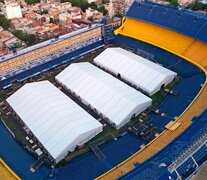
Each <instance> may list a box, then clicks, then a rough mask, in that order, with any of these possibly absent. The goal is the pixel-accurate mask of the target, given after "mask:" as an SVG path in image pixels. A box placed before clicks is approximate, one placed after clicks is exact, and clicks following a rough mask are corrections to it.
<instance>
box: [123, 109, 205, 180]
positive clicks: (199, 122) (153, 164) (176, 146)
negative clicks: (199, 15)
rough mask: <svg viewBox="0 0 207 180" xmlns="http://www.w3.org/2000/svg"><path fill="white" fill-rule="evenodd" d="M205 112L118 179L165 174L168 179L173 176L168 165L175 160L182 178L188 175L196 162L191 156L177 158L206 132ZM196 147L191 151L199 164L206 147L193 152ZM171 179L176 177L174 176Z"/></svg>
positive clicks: (154, 177)
mask: <svg viewBox="0 0 207 180" xmlns="http://www.w3.org/2000/svg"><path fill="white" fill-rule="evenodd" d="M206 114H207V110H206V111H204V112H203V113H202V114H201V115H200V116H199V117H196V118H195V119H196V120H195V121H194V123H192V124H191V126H189V128H188V129H187V130H186V131H185V133H183V134H181V135H180V136H178V137H177V138H176V139H174V140H173V141H172V142H171V143H170V144H169V145H168V146H166V147H165V148H163V149H162V150H161V151H160V152H158V153H157V154H156V155H155V156H153V157H151V158H150V159H148V160H147V161H146V162H144V163H142V164H140V166H139V167H135V168H134V169H133V170H132V171H131V172H130V173H128V174H126V175H124V176H122V177H121V178H120V179H125V180H127V179H162V178H163V176H165V175H168V176H166V178H164V179H168V177H169V176H174V174H170V173H169V172H170V170H171V168H170V166H169V165H172V164H173V163H175V162H177V171H178V172H179V174H180V176H181V177H182V178H183V179H184V178H187V177H188V176H190V175H191V174H192V173H193V171H195V170H196V164H195V163H194V161H193V159H192V158H191V157H187V159H186V161H183V160H182V162H180V161H179V162H180V163H179V162H178V161H177V160H178V159H180V157H183V155H185V153H187V152H189V151H188V150H189V148H190V147H191V150H192V147H196V146H193V145H195V143H198V141H199V139H200V138H201V137H202V136H204V135H205V134H206V132H207V121H206ZM195 132H196V133H195ZM183 142H185V143H183ZM197 148H199V146H197V147H196V148H195V149H194V151H192V152H191V153H192V156H193V157H194V159H195V160H196V161H197V162H199V163H200V165H201V164H202V163H203V162H204V160H206V157H207V156H206V153H207V151H206V149H207V148H206V145H204V144H203V145H201V149H200V150H198V151H197V152H196V153H195V150H196V149H197ZM183 153H184V154H183ZM183 158H184V157H183ZM204 158H205V159H204ZM161 164H166V165H167V166H168V168H166V167H160V165H161ZM148 169H151V170H152V169H153V171H154V172H159V173H155V174H149V173H146V172H147V171H148ZM155 175H156V176H155ZM172 179H176V176H175V177H174V178H172Z"/></svg>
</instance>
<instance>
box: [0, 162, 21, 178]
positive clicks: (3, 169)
mask: <svg viewBox="0 0 207 180" xmlns="http://www.w3.org/2000/svg"><path fill="white" fill-rule="evenodd" d="M0 179H2V180H21V179H20V178H19V176H17V175H16V173H15V172H14V171H12V169H11V168H10V167H9V166H8V165H7V164H6V163H5V162H4V161H3V160H2V159H0Z"/></svg>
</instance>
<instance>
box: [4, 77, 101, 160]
mask: <svg viewBox="0 0 207 180" xmlns="http://www.w3.org/2000/svg"><path fill="white" fill-rule="evenodd" d="M7 102H8V103H9V104H10V106H11V107H12V108H13V109H14V111H15V112H16V113H17V114H18V116H19V117H20V118H21V119H22V121H24V123H25V124H26V125H27V127H28V128H29V129H30V130H31V131H32V133H33V134H34V135H35V136H36V138H37V139H38V140H39V142H40V143H41V144H42V145H43V146H44V147H45V149H47V151H48V152H49V153H50V155H51V156H52V157H53V158H54V159H56V158H58V157H59V156H60V154H61V153H63V152H64V151H66V152H67V151H69V150H70V148H74V144H73V141H76V142H77V138H79V137H80V136H81V135H82V134H84V133H85V132H88V131H93V130H94V129H95V128H99V127H102V125H101V124H100V123H99V122H98V121H97V120H96V119H94V118H93V117H92V116H91V115H89V114H88V113H87V112H86V111H84V110H83V109H82V108H81V107H79V106H78V105H77V104H76V103H75V102H74V101H72V100H71V99H70V98H69V97H67V96H66V95H65V94H64V93H62V92H61V91H60V90H59V89H58V88H56V87H55V86H54V85H52V84H51V83H50V82H49V81H42V82H35V83H29V84H26V85H24V86H23V87H22V88H20V89H19V90H18V91H17V92H15V93H14V94H13V95H12V96H10V97H9V98H8V99H7ZM81 141H82V139H79V140H78V142H81ZM75 145H76V144H75Z"/></svg>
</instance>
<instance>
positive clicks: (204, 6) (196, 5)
mask: <svg viewBox="0 0 207 180" xmlns="http://www.w3.org/2000/svg"><path fill="white" fill-rule="evenodd" d="M191 9H192V10H193V11H198V10H202V11H204V10H207V4H203V3H201V2H199V1H198V0H196V1H195V3H194V4H193V6H192V8H191Z"/></svg>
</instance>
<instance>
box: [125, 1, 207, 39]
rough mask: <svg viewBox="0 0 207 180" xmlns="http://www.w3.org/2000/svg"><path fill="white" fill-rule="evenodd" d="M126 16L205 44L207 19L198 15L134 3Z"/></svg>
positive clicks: (171, 8) (158, 5)
mask: <svg viewBox="0 0 207 180" xmlns="http://www.w3.org/2000/svg"><path fill="white" fill-rule="evenodd" d="M126 16H127V17H129V18H133V19H136V20H141V21H145V22H150V23H152V24H155V25H158V26H162V27H165V28H167V29H170V30H173V31H177V32H178V33H181V34H184V35H187V36H191V37H193V38H195V39H198V40H200V41H203V42H207V36H206V33H207V18H206V16H205V15H202V14H199V13H195V12H192V11H187V10H183V9H176V8H173V7H170V6H164V5H160V4H155V3H150V2H137V1H134V3H133V5H132V6H131V8H130V9H129V10H128V12H127V14H126Z"/></svg>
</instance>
